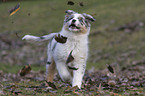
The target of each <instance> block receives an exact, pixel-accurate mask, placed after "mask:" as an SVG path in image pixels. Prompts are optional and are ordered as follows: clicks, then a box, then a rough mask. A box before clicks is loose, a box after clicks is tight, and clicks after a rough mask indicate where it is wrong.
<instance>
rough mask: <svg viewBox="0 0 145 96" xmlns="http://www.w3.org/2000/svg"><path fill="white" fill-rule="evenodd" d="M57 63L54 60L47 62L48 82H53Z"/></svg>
mask: <svg viewBox="0 0 145 96" xmlns="http://www.w3.org/2000/svg"><path fill="white" fill-rule="evenodd" d="M55 69H56V65H55V62H54V60H52V61H51V62H47V64H46V80H47V82H53V78H54V74H55Z"/></svg>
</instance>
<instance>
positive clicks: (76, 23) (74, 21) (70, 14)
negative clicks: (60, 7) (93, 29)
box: [64, 10, 95, 33]
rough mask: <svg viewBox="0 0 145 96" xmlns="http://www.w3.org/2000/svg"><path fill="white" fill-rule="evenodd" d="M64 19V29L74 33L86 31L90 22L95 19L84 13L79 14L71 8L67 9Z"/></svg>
mask: <svg viewBox="0 0 145 96" xmlns="http://www.w3.org/2000/svg"><path fill="white" fill-rule="evenodd" d="M65 13H66V15H65V19H64V27H65V30H67V31H70V32H76V33H87V32H88V30H89V29H90V22H94V21H95V19H94V18H93V17H92V16H91V15H88V14H86V13H83V14H79V13H77V12H74V11H73V10H67V11H66V12H65Z"/></svg>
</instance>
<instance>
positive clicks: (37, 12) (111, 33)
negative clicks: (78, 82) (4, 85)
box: [0, 0, 145, 73]
mask: <svg viewBox="0 0 145 96" xmlns="http://www.w3.org/2000/svg"><path fill="white" fill-rule="evenodd" d="M68 1H70V0H2V1H1V2H0V61H1V62H0V70H3V71H5V72H14V73H15V72H17V71H18V70H19V69H20V68H21V67H22V66H23V65H27V64H31V65H32V66H33V68H32V69H33V70H45V63H46V59H47V56H46V48H47V43H48V42H44V44H41V45H39V44H32V43H29V42H25V41H22V40H21V38H22V37H23V36H24V35H26V34H31V35H36V36H42V35H46V34H49V33H52V32H59V31H60V30H61V28H62V26H63V20H64V15H65V10H68V9H70V10H74V11H76V12H80V13H87V14H91V15H92V16H94V17H95V18H96V22H94V23H92V27H91V32H90V36H89V39H90V40H89V41H90V43H89V49H90V51H89V59H88V64H87V69H90V68H92V67H94V68H95V69H96V70H97V69H103V68H106V64H110V65H112V66H114V67H115V68H118V69H117V70H120V69H121V68H123V67H126V66H128V65H129V66H131V65H132V64H134V63H135V62H139V61H145V32H144V31H145V25H144V23H145V7H144V6H145V1H144V0H125V1H124V0H89V1H88V0H71V1H73V2H74V5H68ZM18 3H20V10H19V11H18V12H17V13H16V14H14V15H13V16H9V10H10V9H11V8H13V7H14V6H15V5H17V4H18ZM80 3H81V4H83V6H81V5H80Z"/></svg>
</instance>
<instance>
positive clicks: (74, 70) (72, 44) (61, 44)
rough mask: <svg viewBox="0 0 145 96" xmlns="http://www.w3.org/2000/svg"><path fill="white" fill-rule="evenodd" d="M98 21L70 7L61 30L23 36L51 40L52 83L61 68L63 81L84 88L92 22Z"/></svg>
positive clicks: (48, 66)
mask: <svg viewBox="0 0 145 96" xmlns="http://www.w3.org/2000/svg"><path fill="white" fill-rule="evenodd" d="M94 21H95V19H94V18H93V17H92V16H91V15H88V14H85V13H83V14H80V13H77V12H74V11H73V10H67V11H66V15H65V19H64V24H63V27H62V30H61V31H60V32H58V33H51V34H49V35H45V36H41V37H37V36H32V35H25V36H24V37H23V38H22V39H23V40H24V39H25V40H32V41H43V40H49V44H48V59H47V60H48V61H47V64H46V73H47V76H46V77H47V78H46V79H47V81H48V82H52V81H53V77H54V73H55V69H57V71H58V73H59V75H60V77H61V79H62V80H63V81H70V82H72V86H73V87H74V86H78V88H81V84H82V79H83V76H84V73H85V69H86V61H87V57H88V35H89V32H90V26H91V25H90V22H94Z"/></svg>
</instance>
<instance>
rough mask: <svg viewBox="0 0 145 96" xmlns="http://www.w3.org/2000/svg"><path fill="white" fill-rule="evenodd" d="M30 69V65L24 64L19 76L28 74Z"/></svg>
mask: <svg viewBox="0 0 145 96" xmlns="http://www.w3.org/2000/svg"><path fill="white" fill-rule="evenodd" d="M30 71H31V67H30V65H26V66H24V67H23V68H22V70H21V71H20V76H25V75H26V74H28V73H29V72H30Z"/></svg>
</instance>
